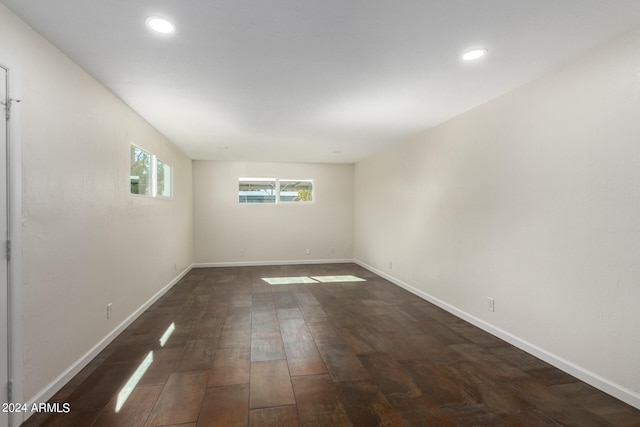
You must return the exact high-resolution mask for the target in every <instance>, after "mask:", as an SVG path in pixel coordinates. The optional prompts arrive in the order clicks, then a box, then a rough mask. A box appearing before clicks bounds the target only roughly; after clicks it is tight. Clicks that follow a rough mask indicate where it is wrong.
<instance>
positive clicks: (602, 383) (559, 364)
mask: <svg viewBox="0 0 640 427" xmlns="http://www.w3.org/2000/svg"><path fill="white" fill-rule="evenodd" d="M353 262H355V263H356V264H358V265H359V266H361V267H363V268H366V269H367V270H369V271H371V272H372V273H375V274H377V275H378V276H380V277H383V278H385V279H387V280H388V281H390V282H391V283H393V284H395V285H397V286H400V287H401V288H404V289H406V290H407V291H409V292H411V293H412V294H414V295H416V296H418V297H420V298H422V299H424V300H426V301H428V302H430V303H432V304H434V305H437V306H438V307H440V308H442V309H444V310H446V311H448V312H449V313H451V314H453V315H454V316H456V317H459V318H461V319H463V320H466V321H467V322H469V323H471V324H473V325H474V326H477V327H479V328H480V329H482V330H484V331H486V332H488V333H490V334H491V335H494V336H496V337H498V338H500V339H502V340H504V341H506V342H508V343H509V344H511V345H514V346H515V347H518V348H519V349H521V350H523V351H526V352H527V353H529V354H532V355H533V356H535V357H537V358H539V359H541V360H543V361H545V362H547V363H549V364H550V365H553V366H555V367H556V368H558V369H560V370H562V371H564V372H566V373H568V374H570V375H572V376H574V377H576V378H578V379H579V380H581V381H584V382H585V383H587V384H590V385H592V386H593V387H595V388H597V389H599V390H602V391H603V392H605V393H607V394H609V395H611V396H613V397H615V398H616V399H619V400H621V401H623V402H625V403H628V404H629V405H631V406H633V407H635V408H638V409H640V394H638V393H635V392H634V391H632V390H629V389H627V388H625V387H622V386H620V385H619V384H616V383H614V382H612V381H609V380H608V379H606V378H604V377H601V376H600V375H598V374H595V373H593V372H591V371H589V370H588V369H585V368H583V367H581V366H578V365H576V364H574V363H572V362H571V361H569V360H566V359H563V358H562V357H560V356H558V355H556V354H553V353H551V352H549V351H547V350H545V349H543V348H540V347H538V346H536V345H535V344H532V343H530V342H528V341H526V340H523V339H521V338H519V337H517V336H515V335H513V334H510V333H509V332H507V331H504V330H502V329H500V328H497V327H495V326H493V325H491V324H490V323H487V322H485V321H484V320H482V319H479V318H477V317H475V316H472V315H470V314H469V313H466V312H464V311H462V310H459V309H457V308H456V307H454V306H451V305H449V304H447V303H446V302H444V301H442V300H439V299H438V298H435V297H433V296H431V295H429V294H427V293H426V292H423V291H421V290H419V289H416V288H414V287H413V286H411V285H410V284H408V283H406V282H403V281H402V280H399V279H397V278H395V277H393V276H390V275H388V274H386V273H384V272H382V271H380V270H378V269H376V268H374V267H372V266H370V265H367V264H366V263H364V262H362V261H359V260H357V259H356V260H354V261H353Z"/></svg>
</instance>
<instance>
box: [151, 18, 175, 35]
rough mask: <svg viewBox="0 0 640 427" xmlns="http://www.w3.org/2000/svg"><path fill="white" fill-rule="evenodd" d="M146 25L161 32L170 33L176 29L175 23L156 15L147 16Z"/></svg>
mask: <svg viewBox="0 0 640 427" xmlns="http://www.w3.org/2000/svg"><path fill="white" fill-rule="evenodd" d="M147 26H148V27H149V28H151V29H152V30H153V31H156V32H158V33H162V34H170V33H173V32H174V31H175V30H176V27H175V25H173V24H172V23H171V22H169V21H167V20H166V19H164V18H160V17H158V16H152V17H150V18H147Z"/></svg>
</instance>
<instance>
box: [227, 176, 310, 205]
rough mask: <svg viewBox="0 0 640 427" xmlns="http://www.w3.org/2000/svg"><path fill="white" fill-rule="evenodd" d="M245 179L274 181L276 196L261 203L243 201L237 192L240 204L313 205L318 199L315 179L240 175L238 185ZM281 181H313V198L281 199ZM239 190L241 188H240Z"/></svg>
mask: <svg viewBox="0 0 640 427" xmlns="http://www.w3.org/2000/svg"><path fill="white" fill-rule="evenodd" d="M243 181H257V182H274V183H275V198H274V201H273V202H266V203H259V202H241V201H240V197H239V194H238V193H236V200H238V204H240V205H277V204H281V203H283V204H287V205H296V204H298V205H311V204H314V203H315V201H316V196H315V191H314V187H315V182H314V180H313V179H308V178H305V179H292V178H252V177H240V178H238V185H240V183H241V182H243ZM280 181H284V182H310V183H311V200H308V201H306V200H305V201H295V200H281V199H280ZM238 191H239V189H238Z"/></svg>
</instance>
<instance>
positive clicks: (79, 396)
mask: <svg viewBox="0 0 640 427" xmlns="http://www.w3.org/2000/svg"><path fill="white" fill-rule="evenodd" d="M136 368H137V364H136V363H111V364H104V365H101V366H99V367H98V368H96V370H95V371H93V372H92V373H91V375H89V376H88V377H87V379H86V380H84V381H83V382H82V384H80V385H79V386H78V388H77V389H76V390H75V391H73V393H71V394H70V395H69V398H68V402H69V403H70V404H71V407H72V409H73V410H74V411H81V410H85V409H101V408H104V407H105V406H106V405H107V403H109V401H110V400H111V398H112V397H113V396H114V395H115V394H116V393H117V392H118V391H119V390H120V388H122V386H124V384H125V383H126V382H127V380H128V379H129V377H130V376H131V374H132V373H133V372H134V371H135V370H136Z"/></svg>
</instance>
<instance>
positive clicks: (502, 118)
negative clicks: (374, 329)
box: [354, 32, 640, 407]
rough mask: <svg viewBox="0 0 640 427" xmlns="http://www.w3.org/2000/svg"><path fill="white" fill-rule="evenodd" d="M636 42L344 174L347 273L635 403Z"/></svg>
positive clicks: (638, 255) (639, 105)
mask: <svg viewBox="0 0 640 427" xmlns="http://www.w3.org/2000/svg"><path fill="white" fill-rule="evenodd" d="M638 46H640V32H636V33H633V34H631V35H629V36H627V37H625V38H622V39H619V40H617V41H616V42H614V43H613V44H611V45H609V46H606V47H603V48H601V49H599V50H597V51H595V52H592V53H591V54H590V55H589V56H588V57H586V58H583V59H582V60H580V61H578V62H575V63H572V64H570V65H568V66H566V67H564V68H563V69H561V70H558V71H557V72H555V73H553V74H552V75H549V76H547V77H546V78H543V79H541V80H538V81H536V82H534V83H531V84H528V85H526V86H525V87H522V88H520V89H519V90H516V91H514V92H512V93H510V94H507V95H505V96H502V97H500V98H498V99H495V100H493V101H491V102H488V103H486V104H484V105H482V106H480V107H478V108H476V109H474V110H472V111H469V112H467V113H465V114H463V115H461V116H459V117H457V118H455V119H453V120H451V121H449V122H447V123H445V124H443V125H441V126H438V127H436V128H434V129H432V130H430V131H427V132H425V133H424V134H422V135H420V136H418V137H416V138H414V139H412V140H410V141H406V142H405V143H402V144H399V145H396V146H394V147H392V148H390V149H388V150H386V151H384V152H382V153H379V154H377V155H375V156H373V157H371V158H369V159H366V160H365V161H362V162H360V163H358V164H357V165H356V170H355V197H356V203H355V224H356V228H355V240H354V242H355V257H356V259H357V260H359V261H360V262H361V263H363V264H365V265H367V266H369V267H371V268H373V269H375V270H377V271H380V272H381V273H383V274H386V275H388V276H389V277H392V278H394V279H395V280H396V281H397V282H398V283H402V284H405V285H406V286H410V287H412V288H414V291H416V292H417V293H420V294H422V295H424V296H427V297H430V298H434V299H437V300H438V301H439V302H440V303H441V304H442V305H443V306H447V307H448V308H449V309H450V310H452V311H454V312H456V313H458V314H462V315H464V316H466V317H467V318H469V319H471V320H474V321H475V322H476V323H477V324H481V325H483V326H485V327H487V328H488V329H490V330H493V331H499V332H502V333H503V334H502V335H503V336H505V337H510V339H511V340H512V341H514V342H517V343H519V345H521V346H523V347H526V348H528V349H529V350H534V351H537V354H539V355H543V356H544V357H546V358H547V359H548V360H552V361H554V362H555V363H556V364H557V365H559V366H563V367H564V368H566V369H568V370H570V371H572V372H573V373H576V374H579V375H581V376H582V377H583V378H585V379H588V380H589V381H590V382H591V383H594V384H597V385H598V386H599V387H601V388H603V389H605V390H606V391H609V392H611V393H614V394H616V395H617V396H618V397H621V398H623V399H624V400H626V401H628V402H630V403H632V404H634V405H635V406H639V407H640V375H638V373H639V372H640V357H638V355H640V308H639V307H640V306H639V302H640V285H639V284H640V78H639V76H640V49H638ZM487 60H490V58H489V59H487ZM390 262H392V263H393V264H392V268H390V264H389V263H390ZM487 297H493V298H495V301H496V303H495V304H496V305H495V307H496V309H495V312H493V313H492V312H488V310H487Z"/></svg>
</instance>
